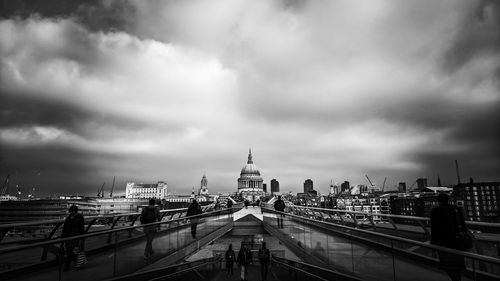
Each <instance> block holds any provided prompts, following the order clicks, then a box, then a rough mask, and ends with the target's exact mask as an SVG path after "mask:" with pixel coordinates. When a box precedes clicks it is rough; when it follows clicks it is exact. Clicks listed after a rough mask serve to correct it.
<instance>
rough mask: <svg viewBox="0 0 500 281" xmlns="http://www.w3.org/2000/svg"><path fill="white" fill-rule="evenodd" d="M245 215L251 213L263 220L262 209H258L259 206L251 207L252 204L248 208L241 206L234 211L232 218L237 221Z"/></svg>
mask: <svg viewBox="0 0 500 281" xmlns="http://www.w3.org/2000/svg"><path fill="white" fill-rule="evenodd" d="M246 215H253V216H255V217H256V218H258V219H259V220H261V221H262V220H263V215H262V210H261V209H260V207H252V206H249V207H248V208H243V209H241V210H239V211H238V212H236V213H234V214H233V219H234V221H237V220H239V219H241V218H242V217H244V216H246Z"/></svg>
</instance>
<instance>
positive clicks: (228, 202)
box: [226, 198, 233, 209]
mask: <svg viewBox="0 0 500 281" xmlns="http://www.w3.org/2000/svg"><path fill="white" fill-rule="evenodd" d="M226 206H227V208H228V209H231V208H232V207H233V200H232V199H231V198H227V204H226Z"/></svg>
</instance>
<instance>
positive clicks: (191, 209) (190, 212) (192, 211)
mask: <svg viewBox="0 0 500 281" xmlns="http://www.w3.org/2000/svg"><path fill="white" fill-rule="evenodd" d="M201 213H202V211H201V206H200V204H198V202H197V201H196V199H193V202H192V203H191V204H189V206H188V209H187V213H186V216H188V217H191V216H196V215H200V214H201ZM198 220H199V217H195V218H191V219H190V222H191V236H192V237H193V238H196V228H197V225H198Z"/></svg>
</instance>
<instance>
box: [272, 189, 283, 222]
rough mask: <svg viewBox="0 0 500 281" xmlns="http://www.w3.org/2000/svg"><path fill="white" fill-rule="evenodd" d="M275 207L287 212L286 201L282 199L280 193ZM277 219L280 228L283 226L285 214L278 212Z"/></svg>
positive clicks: (277, 209)
mask: <svg viewBox="0 0 500 281" xmlns="http://www.w3.org/2000/svg"><path fill="white" fill-rule="evenodd" d="M274 209H275V210H276V211H279V212H285V202H284V201H283V199H281V195H279V196H278V200H276V201H275V202H274ZM276 220H277V221H278V228H283V215H282V214H276Z"/></svg>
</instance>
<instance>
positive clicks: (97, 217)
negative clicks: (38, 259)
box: [0, 208, 187, 229]
mask: <svg viewBox="0 0 500 281" xmlns="http://www.w3.org/2000/svg"><path fill="white" fill-rule="evenodd" d="M186 210H187V208H178V209H168V210H160V214H163V213H176V212H179V211H186ZM140 214H141V212H132V213H119V214H112V215H111V214H110V215H98V216H86V217H84V220H85V221H88V220H94V219H109V218H117V217H126V216H134V215H140ZM65 219H66V218H64V219H50V220H42V221H32V222H19V223H8V224H0V229H5V228H16V227H26V226H35V225H41V224H55V223H59V222H64V220H65Z"/></svg>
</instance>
